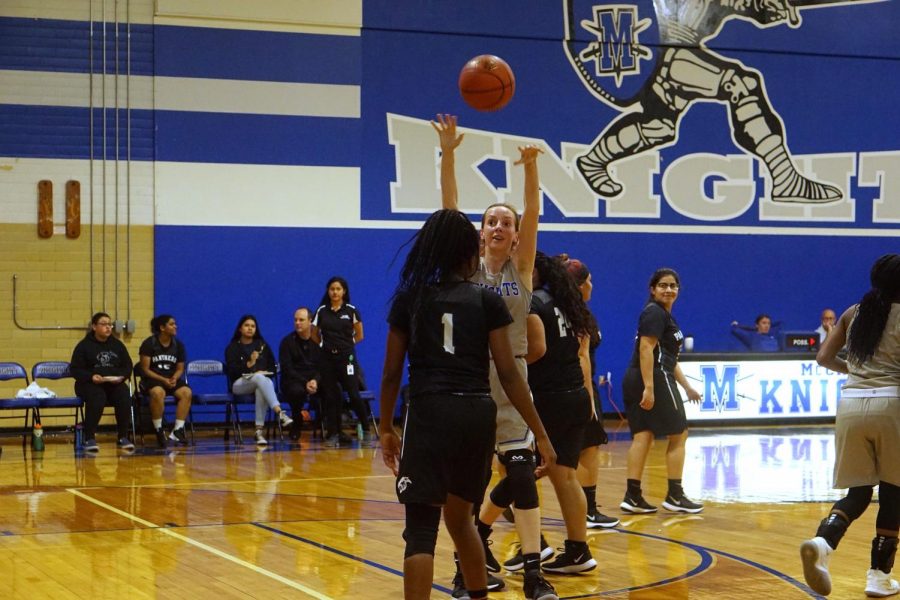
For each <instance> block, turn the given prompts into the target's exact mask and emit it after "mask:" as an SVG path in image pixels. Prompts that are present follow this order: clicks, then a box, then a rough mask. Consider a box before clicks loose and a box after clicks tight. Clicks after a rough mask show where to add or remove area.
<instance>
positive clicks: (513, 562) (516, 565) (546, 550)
mask: <svg viewBox="0 0 900 600" xmlns="http://www.w3.org/2000/svg"><path fill="white" fill-rule="evenodd" d="M553 554H554V551H553V548H551V547H550V544H548V543H547V540H545V539H544V535H543V534H541V562H544V561H545V560H550V559H551V558H552V557H553ZM503 568H504V569H506V570H507V571H521V570H522V569H524V568H525V557H524V556H522V546H521V545H520V546H519V550H518V551H517V552H516V555H515V556H513V557H512V558H511V559H509V560H508V561H506V562H505V563H503Z"/></svg>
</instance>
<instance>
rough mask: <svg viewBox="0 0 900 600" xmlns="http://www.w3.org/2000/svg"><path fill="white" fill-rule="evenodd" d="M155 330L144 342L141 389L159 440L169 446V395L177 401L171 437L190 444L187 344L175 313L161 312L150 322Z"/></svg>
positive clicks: (142, 345) (158, 443)
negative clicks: (165, 420) (166, 412)
mask: <svg viewBox="0 0 900 600" xmlns="http://www.w3.org/2000/svg"><path fill="white" fill-rule="evenodd" d="M150 331H151V332H152V333H153V335H151V336H150V337H148V338H147V339H146V340H144V341H143V343H142V344H141V349H140V350H139V351H138V353H139V354H140V364H141V368H140V374H141V383H140V386H141V390H142V391H143V392H144V393H145V394H147V396H148V397H149V398H150V420H151V421H153V430H154V431H155V432H156V443H157V445H159V447H160V448H165V447H166V443H167V442H166V434H165V432H164V431H163V428H162V419H163V410H164V408H165V398H166V396H173V397H174V398H175V400H176V406H175V426H174V427H173V428H172V432H171V433H170V434H169V438H168V439H169V440H171V441H173V442H175V443H178V444H187V443H188V439H187V436H186V435H185V433H184V422H185V420H186V419H187V415H188V412H190V410H191V398H192V397H193V394H192V393H191V388H189V387H188V385H187V382H185V380H184V365H185V362H186V358H185V351H184V344H182V343H181V340H179V339H178V338H176V337H175V334H176V333H177V332H178V325H177V324H176V323H175V317H173V316H172V315H159V316H157V317H154V318H153V319H152V320H151V321H150Z"/></svg>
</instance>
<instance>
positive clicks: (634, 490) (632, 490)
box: [626, 479, 641, 496]
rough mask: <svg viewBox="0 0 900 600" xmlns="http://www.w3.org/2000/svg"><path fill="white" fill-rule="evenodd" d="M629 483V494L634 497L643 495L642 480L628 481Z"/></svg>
mask: <svg viewBox="0 0 900 600" xmlns="http://www.w3.org/2000/svg"><path fill="white" fill-rule="evenodd" d="M626 482H627V483H628V493H629V494H630V495H632V496H640V495H641V480H640V479H627V480H626Z"/></svg>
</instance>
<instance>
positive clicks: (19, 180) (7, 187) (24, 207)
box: [0, 156, 153, 225]
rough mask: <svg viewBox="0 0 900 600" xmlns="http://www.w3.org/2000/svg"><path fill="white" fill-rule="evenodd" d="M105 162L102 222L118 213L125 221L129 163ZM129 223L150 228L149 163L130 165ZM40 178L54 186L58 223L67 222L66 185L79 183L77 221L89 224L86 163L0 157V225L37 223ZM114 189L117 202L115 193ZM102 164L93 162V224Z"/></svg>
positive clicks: (97, 210) (99, 199)
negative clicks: (117, 180) (104, 202)
mask: <svg viewBox="0 0 900 600" xmlns="http://www.w3.org/2000/svg"><path fill="white" fill-rule="evenodd" d="M116 174H117V172H116V161H114V160H108V161H106V220H107V222H108V223H110V224H112V223H114V222H115V220H116V211H117V209H118V215H119V223H120V224H122V225H124V224H125V222H126V220H127V218H128V201H129V199H128V164H127V163H126V162H125V161H119V163H118V178H119V185H118V190H117V189H116ZM130 174H131V199H130V200H131V223H132V224H134V225H152V224H153V165H152V164H151V163H149V162H138V161H135V162H132V163H131V171H130ZM42 179H48V180H50V181H51V182H52V183H53V216H54V222H55V224H57V225H62V224H65V219H66V209H65V195H66V182H67V181H69V180H70V179H72V180H75V181H78V182H80V183H81V215H82V217H81V220H82V222H83V223H89V222H90V214H91V213H90V203H91V187H90V161H88V160H81V159H56V158H12V157H5V156H0V190H3V197H2V201H0V223H37V184H38V181H40V180H42ZM117 191H118V202H116V195H117V193H116V192H117ZM103 192H104V190H103V161H102V160H95V161H94V188H93V195H94V222H95V223H101V222H102V221H103V208H102V207H103Z"/></svg>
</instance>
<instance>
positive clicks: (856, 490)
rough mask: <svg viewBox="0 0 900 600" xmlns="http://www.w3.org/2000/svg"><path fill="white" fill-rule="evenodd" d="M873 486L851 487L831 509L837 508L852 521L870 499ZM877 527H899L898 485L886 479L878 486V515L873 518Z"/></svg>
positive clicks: (859, 515)
mask: <svg viewBox="0 0 900 600" xmlns="http://www.w3.org/2000/svg"><path fill="white" fill-rule="evenodd" d="M873 487H874V486H869V485H864V486H859V487H852V488H850V489H849V490H848V491H847V495H846V496H845V497H844V498H842V499H840V500H838V501H837V502H835V504H834V506H833V507H832V510H839V511H841V512H842V513H844V514H845V515H847V518H848V519H849V520H850V522H851V523H852V522H853V521H855V520H856V519H858V518H860V517H861V516H862V514H863V513H864V512H865V510H866V509H867V508H868V507H869V503H870V502H871V501H872V492H873ZM875 527H876V528H877V529H882V530H888V531H897V530H898V527H900V487H897V486H896V485H892V484H890V483H888V482H886V481H882V482H880V484H879V486H878V515H877V517H876V518H875Z"/></svg>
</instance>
